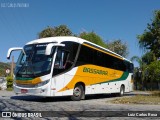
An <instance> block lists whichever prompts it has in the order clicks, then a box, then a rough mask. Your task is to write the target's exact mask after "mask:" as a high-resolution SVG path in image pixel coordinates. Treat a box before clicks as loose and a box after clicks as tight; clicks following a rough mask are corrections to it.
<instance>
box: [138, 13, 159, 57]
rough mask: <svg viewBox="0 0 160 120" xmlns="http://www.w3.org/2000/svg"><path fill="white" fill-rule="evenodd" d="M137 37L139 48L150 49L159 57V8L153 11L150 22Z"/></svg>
mask: <svg viewBox="0 0 160 120" xmlns="http://www.w3.org/2000/svg"><path fill="white" fill-rule="evenodd" d="M137 38H138V40H139V44H140V47H141V48H144V49H149V50H151V51H152V52H153V53H154V54H155V57H156V58H159V57H160V49H159V46H160V10H157V11H155V12H154V18H153V20H152V23H148V24H147V29H145V31H144V33H143V34H142V35H138V36H137Z"/></svg>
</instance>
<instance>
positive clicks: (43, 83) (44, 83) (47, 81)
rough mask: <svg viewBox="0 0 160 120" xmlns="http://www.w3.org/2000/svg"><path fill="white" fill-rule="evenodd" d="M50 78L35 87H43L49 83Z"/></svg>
mask: <svg viewBox="0 0 160 120" xmlns="http://www.w3.org/2000/svg"><path fill="white" fill-rule="evenodd" d="M49 80H50V79H49ZM49 80H45V81H44V82H41V83H39V84H37V85H35V87H41V86H43V85H46V84H47V83H49Z"/></svg>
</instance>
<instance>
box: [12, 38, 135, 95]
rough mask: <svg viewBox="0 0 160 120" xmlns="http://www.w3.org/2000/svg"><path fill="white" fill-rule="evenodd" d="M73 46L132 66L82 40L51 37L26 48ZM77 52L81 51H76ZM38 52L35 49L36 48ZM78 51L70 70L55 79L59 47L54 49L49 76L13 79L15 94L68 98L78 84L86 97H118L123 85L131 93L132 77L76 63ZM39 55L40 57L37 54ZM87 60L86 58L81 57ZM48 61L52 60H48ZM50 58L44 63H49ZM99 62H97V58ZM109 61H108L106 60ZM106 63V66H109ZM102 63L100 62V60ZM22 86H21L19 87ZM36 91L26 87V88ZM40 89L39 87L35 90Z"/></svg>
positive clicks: (122, 59) (116, 55)
mask: <svg viewBox="0 0 160 120" xmlns="http://www.w3.org/2000/svg"><path fill="white" fill-rule="evenodd" d="M66 41H69V42H71V43H72V42H75V43H78V44H79V46H85V47H87V49H91V50H94V51H96V52H97V51H98V52H97V53H103V54H105V55H109V56H112V57H113V58H116V59H118V60H121V61H122V62H123V61H127V62H128V64H132V63H131V62H130V61H128V60H127V59H125V58H123V57H122V56H120V55H118V54H116V53H114V52H112V51H110V50H108V49H105V48H103V47H100V46H98V45H95V44H94V43H91V42H88V41H86V40H83V39H81V38H76V37H51V38H43V39H38V40H34V41H31V42H28V43H27V44H26V45H34V44H36V45H39V44H42V43H54V42H58V43H63V42H66ZM79 48H80V51H81V49H82V47H79ZM37 49H38V48H37ZM80 51H79V52H77V54H78V55H76V56H77V58H76V60H75V63H74V66H72V67H71V68H70V69H68V70H66V71H64V72H62V73H59V74H57V75H54V74H53V73H54V67H55V63H56V60H55V59H56V56H58V55H57V54H58V53H57V52H58V47H57V48H56V49H55V53H54V54H53V57H52V59H53V61H52V65H51V68H50V69H51V70H50V73H48V74H46V75H43V76H39V77H36V78H34V79H33V80H28V81H27V80H25V79H26V78H25V77H24V80H23V77H22V78H20V79H18V77H15V80H14V82H15V83H14V84H13V87H14V91H15V93H22V94H27V95H36V96H71V95H73V90H74V87H75V85H76V84H77V83H82V84H84V87H85V94H86V95H87V94H101V93H104V94H105V93H119V92H120V88H121V86H122V85H124V86H125V92H130V91H133V79H132V76H133V73H132V72H129V71H122V70H118V69H113V68H108V67H104V66H100V65H96V64H92V63H78V62H77V61H78V60H79V56H80V55H79V54H80ZM39 54H42V53H41V52H39ZM69 54H72V53H69ZM81 57H86V56H81ZM50 59H51V58H50ZM50 59H49V58H48V59H47V60H49V61H51V60H50ZM97 59H98V58H97ZM108 60H109V59H108ZM108 60H106V61H105V62H108ZM99 61H101V59H99ZM21 84H22V85H21ZM29 84H30V86H35V87H26V86H27V85H29ZM25 85H26V86H25ZM38 85H39V86H38Z"/></svg>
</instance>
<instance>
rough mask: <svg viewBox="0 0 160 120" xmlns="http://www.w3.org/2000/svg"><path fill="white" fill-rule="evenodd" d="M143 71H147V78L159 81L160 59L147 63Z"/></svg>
mask: <svg viewBox="0 0 160 120" xmlns="http://www.w3.org/2000/svg"><path fill="white" fill-rule="evenodd" d="M145 72H146V73H147V75H146V79H147V80H149V81H157V82H160V61H154V62H152V63H151V64H149V65H148V66H147V69H146V71H145Z"/></svg>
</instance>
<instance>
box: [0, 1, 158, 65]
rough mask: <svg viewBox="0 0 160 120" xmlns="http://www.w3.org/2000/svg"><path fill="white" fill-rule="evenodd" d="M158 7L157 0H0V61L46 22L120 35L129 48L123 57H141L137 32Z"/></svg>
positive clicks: (34, 36)
mask: <svg viewBox="0 0 160 120" xmlns="http://www.w3.org/2000/svg"><path fill="white" fill-rule="evenodd" d="M159 9H160V0H1V1H0V41H1V43H0V62H10V61H11V60H7V59H6V55H7V51H8V49H9V48H11V47H23V46H24V45H25V44H26V43H27V42H29V41H31V40H34V39H37V38H38V33H40V32H41V31H42V30H43V29H45V28H46V27H47V26H51V27H55V26H59V25H61V24H64V25H67V26H68V28H69V29H70V30H71V31H72V32H73V33H74V34H79V33H81V32H91V31H94V32H95V33H97V34H98V35H99V36H101V38H102V39H103V40H104V41H110V42H111V41H113V40H117V39H121V40H122V41H123V42H126V44H127V46H128V49H129V55H128V57H127V59H130V58H131V57H132V56H139V57H141V56H142V55H143V53H144V52H143V51H142V50H141V49H139V46H138V40H137V35H140V34H142V33H143V32H144V30H145V29H146V27H147V23H151V19H152V18H153V12H154V10H159ZM18 54H19V53H17V52H16V53H14V54H13V55H14V56H15V61H16V59H17V57H18ZM134 64H135V66H138V63H134Z"/></svg>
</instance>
